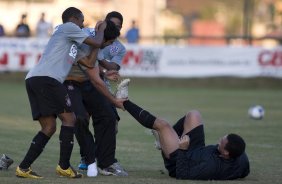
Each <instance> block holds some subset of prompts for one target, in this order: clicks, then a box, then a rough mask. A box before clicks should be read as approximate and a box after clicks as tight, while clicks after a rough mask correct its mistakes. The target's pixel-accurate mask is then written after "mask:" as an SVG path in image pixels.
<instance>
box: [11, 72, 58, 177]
mask: <svg viewBox="0 0 282 184" xmlns="http://www.w3.org/2000/svg"><path fill="white" fill-rule="evenodd" d="M46 79H47V78H45V77H40V78H31V79H27V80H26V90H27V94H28V97H29V102H30V105H31V110H32V116H33V119H34V120H39V122H40V125H41V131H39V132H38V133H37V134H36V135H35V137H34V138H33V140H32V142H31V145H30V147H29V149H28V151H27V153H26V155H25V157H24V159H23V161H22V162H21V163H20V165H19V167H17V169H16V175H17V176H18V177H23V178H42V177H41V176H39V175H38V174H36V173H35V172H33V171H32V170H31V169H30V166H31V164H32V163H33V162H34V161H35V160H36V159H37V158H38V157H39V155H40V154H41V153H42V151H43V149H44V147H45V145H46V144H47V143H48V141H49V139H50V137H51V136H52V135H53V134H54V132H55V131H56V120H55V117H54V116H50V115H49V116H48V115H46V116H44V117H41V115H42V114H48V113H49V111H48V105H49V104H48V103H47V104H46V103H45V102H46V101H48V98H47V100H46V95H42V93H45V91H46V86H48V84H45V83H47V82H48V80H46ZM41 104H43V105H41ZM45 106H46V107H45Z"/></svg>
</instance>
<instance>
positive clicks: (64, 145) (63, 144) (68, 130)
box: [59, 126, 74, 170]
mask: <svg viewBox="0 0 282 184" xmlns="http://www.w3.org/2000/svg"><path fill="white" fill-rule="evenodd" d="M73 137H74V127H68V126H61V131H60V135H59V139H60V160H59V165H60V166H61V168H62V169H64V170H65V169H67V168H69V166H70V157H71V153H72V149H73Z"/></svg>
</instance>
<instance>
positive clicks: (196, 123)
mask: <svg viewBox="0 0 282 184" xmlns="http://www.w3.org/2000/svg"><path fill="white" fill-rule="evenodd" d="M123 105H124V108H125V109H126V110H127V111H128V112H129V113H130V114H131V115H132V116H133V117H134V118H135V119H136V120H137V121H138V122H139V123H140V124H141V125H142V126H144V127H146V128H149V129H153V132H155V135H156V137H157V140H158V141H159V145H160V149H161V151H162V157H163V160H164V164H165V167H166V169H167V170H168V173H169V176H171V177H174V178H176V179H191V180H233V179H237V178H244V177H246V176H247V175H248V174H249V172H250V167H249V160H248V157H247V155H246V153H245V146H246V145H245V141H244V140H243V139H242V138H241V137H240V136H239V135H237V134H233V133H231V134H227V135H225V136H223V137H222V138H220V140H219V142H218V144H217V145H209V146H206V145H205V134H204V126H203V123H202V118H201V114H200V113H199V112H198V111H196V110H193V111H190V112H188V113H187V114H186V115H185V116H184V117H182V118H181V119H180V120H178V121H177V123H176V124H175V125H174V126H173V127H172V126H171V125H170V124H169V123H168V122H166V121H165V120H163V119H160V118H157V117H155V116H154V115H152V114H150V113H149V112H148V111H146V110H144V109H142V108H141V107H139V106H137V105H136V104H134V103H132V102H131V101H130V100H127V101H125V102H124V103H123Z"/></svg>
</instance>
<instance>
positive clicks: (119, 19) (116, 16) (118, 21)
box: [106, 11, 123, 30]
mask: <svg viewBox="0 0 282 184" xmlns="http://www.w3.org/2000/svg"><path fill="white" fill-rule="evenodd" d="M106 19H108V20H111V21H112V22H114V23H115V25H116V26H117V28H118V29H119V30H121V28H122V24H123V16H122V14H121V13H119V12H117V11H112V12H110V13H108V14H107V15H106Z"/></svg>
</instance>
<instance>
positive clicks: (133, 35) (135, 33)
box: [125, 20, 139, 43]
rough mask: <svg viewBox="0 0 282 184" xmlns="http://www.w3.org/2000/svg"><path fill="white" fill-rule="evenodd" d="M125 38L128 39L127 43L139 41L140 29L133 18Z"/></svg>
mask: <svg viewBox="0 0 282 184" xmlns="http://www.w3.org/2000/svg"><path fill="white" fill-rule="evenodd" d="M125 38H126V40H127V43H138V41H139V29H138V28H137V27H136V22H135V20H132V22H131V28H130V29H129V30H128V31H127V32H126V35H125Z"/></svg>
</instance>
